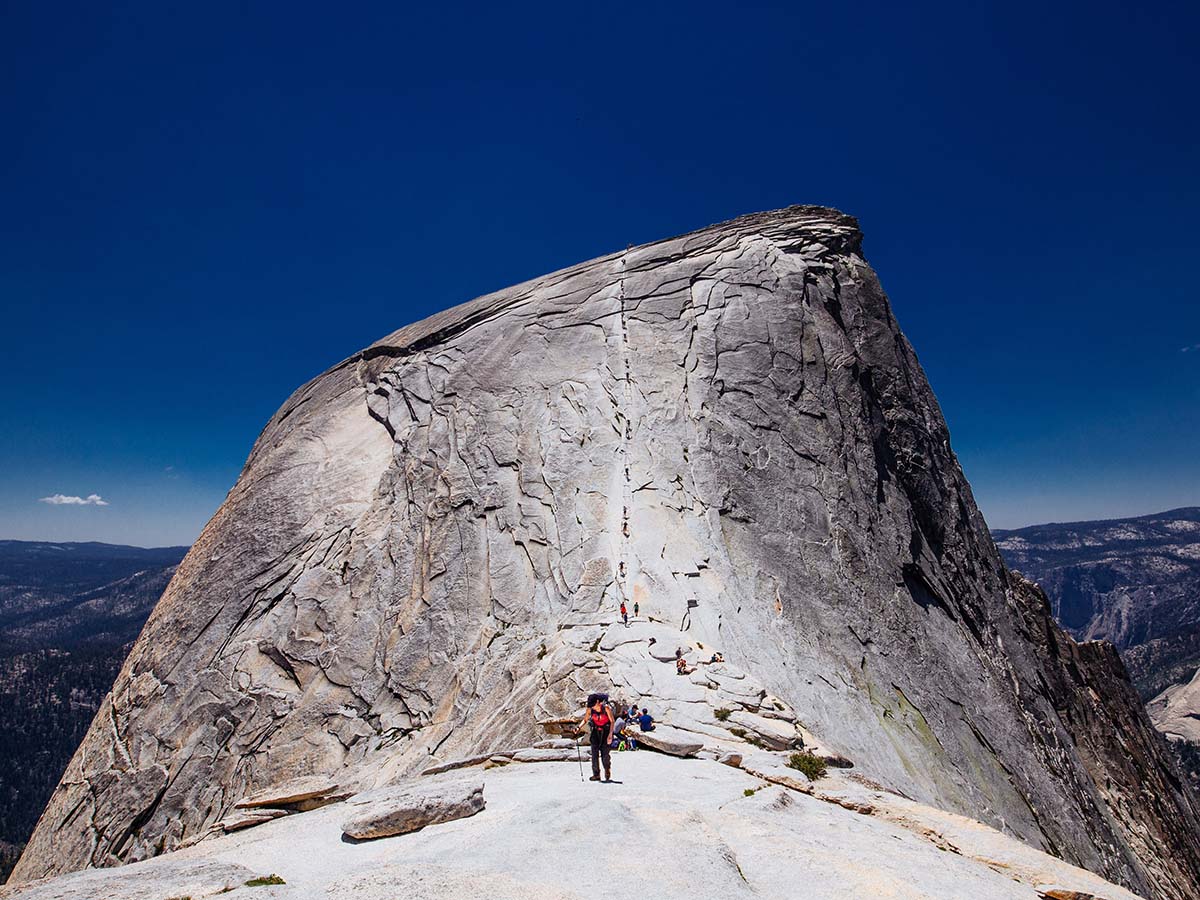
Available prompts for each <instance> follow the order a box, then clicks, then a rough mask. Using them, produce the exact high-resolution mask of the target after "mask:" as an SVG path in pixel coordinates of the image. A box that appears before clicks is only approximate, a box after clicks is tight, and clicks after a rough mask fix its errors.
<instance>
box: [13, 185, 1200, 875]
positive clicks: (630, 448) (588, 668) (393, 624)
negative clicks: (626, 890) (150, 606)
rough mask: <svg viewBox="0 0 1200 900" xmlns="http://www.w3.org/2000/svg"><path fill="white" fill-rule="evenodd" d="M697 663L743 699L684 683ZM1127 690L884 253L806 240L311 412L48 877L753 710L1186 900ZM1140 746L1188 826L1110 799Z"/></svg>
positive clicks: (603, 290)
mask: <svg viewBox="0 0 1200 900" xmlns="http://www.w3.org/2000/svg"><path fill="white" fill-rule="evenodd" d="M621 599H626V600H627V601H628V602H629V604H630V606H632V603H633V602H634V601H637V603H638V604H639V611H640V613H641V618H642V619H646V618H647V617H649V618H650V619H651V620H652V621H650V622H638V623H636V624H635V626H634V627H633V628H642V629H647V631H646V634H647V635H649V634H650V631H653V632H655V634H654V636H655V637H656V642H655V644H654V645H653V646H652V647H651V648H650V652H645V650H644V649H642V650H634V649H631V648H635V647H643V645H642V644H638V643H636V642H632V641H630V642H626V641H624V640H623V635H624V634H625V631H626V630H625V629H624V628H622V626H621V625H620V624H619V623H617V624H614V623H615V622H616V620H617V618H618V617H617V614H616V611H617V606H618V604H619V602H620V600H621ZM633 628H631V629H629V631H630V632H632V631H633ZM646 640H648V637H646ZM672 640H675V641H677V642H678V645H679V646H681V647H682V648H684V649H685V650H686V651H687V652H688V654H689V656H691V657H693V659H694V657H696V656H703V655H704V654H706V653H708V652H709V650H710V649H719V650H721V651H722V652H723V653H724V656H725V658H726V659H727V660H728V661H729V663H730V664H731V667H736V668H731V669H730V672H733V673H734V674H733V675H724V676H723V675H722V674H721V672H720V670H719V668H714V669H713V670H712V673H711V674H710V673H704V672H702V673H698V674H700V675H701V677H699V678H696V677H681V676H677V675H675V674H674V666H673V665H672V663H671V661H670V660H671V653H670V651H669V650H668V652H666V653H663V652H662V651H663V649H664V645H666V646H668V647H669V646H670V642H671V641H672ZM662 659H665V660H666V661H665V662H663V661H660V660H662ZM745 672H749V673H752V676H753V678H755V679H757V681H758V682H761V685H762V687H761V689H759V690H748V689H747V688H746V687H745V683H746V676H745V675H744V674H742V673H745ZM1123 677H1124V674H1123V670H1122V669H1121V668H1120V665H1119V662H1117V661H1116V659H1115V657H1113V656H1112V655H1111V654H1108V653H1106V652H1104V651H1099V650H1092V649H1089V648H1088V645H1083V646H1082V647H1079V646H1076V645H1075V644H1073V643H1072V642H1071V640H1070V639H1069V638H1067V637H1066V636H1065V635H1064V634H1063V633H1062V632H1061V631H1059V630H1058V629H1057V627H1056V626H1054V625H1053V623H1052V621H1051V619H1050V617H1049V612H1048V609H1047V608H1046V607H1045V604H1044V602H1041V601H1038V600H1036V598H1035V599H1030V595H1029V592H1028V591H1027V590H1025V588H1024V587H1023V586H1022V585H1021V584H1019V583H1010V579H1009V576H1008V574H1007V573H1006V571H1005V570H1004V568H1003V566H1002V564H1001V562H1000V559H999V557H998V555H997V553H996V550H995V547H994V546H993V544H992V541H991V538H990V537H989V535H988V533H987V530H986V527H985V526H984V523H983V520H982V518H981V517H980V515H979V513H978V511H977V510H976V508H975V504H974V502H973V500H972V498H971V494H970V489H969V488H968V486H967V484H966V482H965V480H964V479H963V476H962V473H961V471H960V470H959V467H958V464H957V461H956V460H955V458H954V455H953V453H952V452H951V450H950V447H949V435H948V433H947V431H946V426H945V423H944V422H943V420H942V416H941V413H940V411H939V410H938V407H937V404H936V401H935V400H934V398H933V395H932V393H931V392H930V390H929V387H928V385H927V383H926V381H925V378H924V375H923V374H922V372H921V369H920V366H919V365H918V363H917V361H916V357H915V356H914V354H913V351H912V348H911V347H910V346H909V344H908V342H907V341H906V340H905V338H904V336H903V335H902V334H901V333H900V331H899V328H898V326H897V325H896V322H895V320H894V319H893V318H892V315H891V311H890V309H889V307H888V303H887V299H886V297H885V296H884V294H883V292H882V290H881V288H880V287H879V283H878V281H877V280H876V278H875V275H874V273H873V272H872V271H871V269H870V268H869V267H868V266H867V265H866V263H865V262H864V261H863V259H862V257H861V235H860V234H859V232H858V229H857V225H856V223H855V221H854V220H853V219H851V218H850V217H848V216H844V215H842V214H840V213H837V212H835V211H832V210H827V209H821V208H815V207H793V208H790V209H787V210H782V211H778V212H773V213H765V214H761V215H754V216H747V217H744V218H741V219H737V220H734V221H733V222H729V223H726V224H723V225H718V226H713V227H711V228H708V229H704V230H702V231H699V232H696V233H693V234H690V235H686V236H684V237H680V238H675V239H672V240H668V241H663V242H659V243H656V244H651V245H647V246H644V247H638V248H634V249H631V250H628V251H626V252H623V253H619V254H614V255H612V256H608V257H604V258H601V259H598V260H594V261H592V262H589V263H584V264H582V265H580V266H576V267H574V268H572V269H568V270H565V271H562V272H558V273H555V274H553V275H548V276H546V277H544V278H541V279H538V280H536V281H533V282H529V283H526V284H523V285H520V286H517V287H514V288H510V289H508V290H505V291H502V292H500V293H497V294H492V295H489V296H486V297H482V298H480V299H478V300H475V301H472V302H471V303H468V304H465V305H463V306H460V307H457V308H455V309H452V310H448V311H446V312H444V313H440V314H439V315H436V316H434V317H432V318H430V319H427V320H425V321H423V322H420V323H417V324H415V325H410V326H408V327H407V328H404V329H401V330H400V331H398V332H396V333H395V334H393V335H391V336H389V337H388V338H385V339H384V340H382V341H380V342H379V343H377V344H375V345H373V346H372V347H369V348H367V349H366V350H364V351H363V352H361V353H359V354H357V355H356V356H354V357H352V358H351V359H349V360H347V361H346V362H345V363H342V364H341V365H339V366H337V367H336V368H334V369H332V370H330V371H329V372H327V373H325V374H324V375H322V376H320V377H319V378H317V379H316V380H314V381H313V382H311V383H309V384H308V385H306V386H305V387H303V388H301V389H300V390H299V391H297V392H296V394H295V395H293V396H292V397H291V398H290V399H289V400H288V401H287V403H285V404H284V406H283V408H282V409H281V410H280V411H279V412H278V413H277V414H276V415H275V417H274V418H273V419H272V420H271V421H270V422H269V423H268V425H267V427H266V429H265V430H264V431H263V434H262V436H261V437H260V438H259V441H258V443H257V444H256V446H255V448H254V450H253V452H252V453H251V456H250V459H249V461H248V462H247V464H246V468H245V470H244V471H243V473H242V476H241V478H240V479H239V481H238V483H237V485H236V486H235V487H234V489H233V490H232V491H231V493H230V495H229V497H228V499H227V500H226V502H225V504H224V505H223V506H222V507H221V509H220V510H219V511H218V512H217V514H216V516H214V518H213V520H212V521H211V522H210V523H209V525H208V526H207V528H206V529H205V531H204V533H203V534H202V535H201V537H200V539H199V540H198V541H197V543H196V545H195V546H194V547H193V549H192V551H191V552H190V553H189V554H188V556H187V558H186V559H185V560H184V562H183V563H182V564H181V566H180V568H179V571H178V573H177V575H176V577H175V579H174V581H173V582H172V584H171V586H170V587H169V588H168V590H167V593H166V594H165V595H164V597H163V599H162V601H161V602H160V604H159V605H158V607H157V609H156V610H155V612H154V614H153V616H152V617H151V619H150V621H149V622H148V623H147V626H146V629H145V631H144V632H143V634H142V636H141V638H140V640H139V641H138V643H137V645H136V646H135V648H134V650H133V652H132V653H131V655H130V657H129V659H128V660H127V662H126V664H125V667H124V669H123V670H122V672H121V674H120V676H119V677H118V679H117V682H116V684H115V686H114V689H113V693H112V696H111V698H110V700H109V701H108V702H106V704H105V705H104V707H103V708H102V709H101V710H100V713H99V714H98V715H97V718H96V721H95V722H94V723H93V726H92V730H91V732H90V733H89V735H88V737H87V738H86V739H85V741H84V743H83V745H82V746H81V748H80V750H79V752H78V753H77V754H76V756H75V758H74V760H73V761H72V763H71V765H70V767H69V768H68V770H67V772H66V774H65V775H64V777H63V781H62V783H61V785H60V786H59V789H58V790H57V791H56V793H55V795H54V797H53V798H52V800H51V802H50V804H49V806H48V807H47V810H46V812H45V814H44V815H43V817H42V820H41V822H40V824H39V826H38V829H37V831H36V833H35V834H34V837H33V839H32V840H31V842H30V845H29V847H28V849H27V851H26V853H25V855H24V856H23V858H22V860H21V862H20V864H19V866H18V868H17V870H16V873H15V877H16V878H17V879H28V878H34V877H38V876H41V875H43V874H47V873H57V872H63V871H69V870H71V869H76V868H81V867H84V866H94V865H112V864H115V863H118V862H122V861H130V860H137V859H144V858H146V857H149V856H152V855H155V854H157V853H159V852H161V851H163V850H164V849H170V848H172V847H174V846H177V845H178V844H179V843H180V842H182V841H184V840H186V839H187V838H188V837H189V836H192V835H194V834H196V833H197V832H200V831H202V830H204V829H205V828H207V827H208V826H209V825H211V824H212V823H214V822H216V821H218V820H220V819H221V818H222V817H223V816H224V815H225V814H227V813H228V812H229V811H230V810H231V809H232V808H233V805H234V804H235V803H236V802H237V801H238V800H239V799H240V798H241V797H243V796H244V795H245V794H247V793H249V792H251V791H253V790H257V789H261V788H265V787H269V786H270V785H273V784H276V783H279V782H283V781H286V780H288V779H290V778H294V777H296V776H300V775H308V774H314V775H329V776H331V777H335V778H336V780H337V781H338V782H339V783H340V784H343V785H347V784H357V785H358V786H362V787H366V786H370V785H373V784H379V783H382V782H384V781H386V780H387V779H389V778H391V777H393V776H394V775H397V774H402V773H408V772H413V771H418V770H420V769H422V768H425V767H428V766H429V765H430V762H431V760H430V756H431V755H434V756H436V757H437V758H441V759H447V758H452V757H459V756H469V755H471V754H481V753H486V752H488V751H489V750H493V749H496V748H500V747H511V746H519V745H520V744H522V743H525V742H528V741H529V740H530V739H532V738H533V737H534V736H535V722H536V721H538V720H540V719H549V718H556V717H561V716H566V715H571V714H573V713H575V712H576V711H577V710H578V708H579V703H580V700H581V698H582V697H583V695H584V694H586V692H587V691H589V690H592V689H595V688H602V689H607V690H615V691H617V692H618V693H621V694H623V695H625V696H628V697H630V698H632V699H638V700H639V701H640V703H641V704H642V705H648V706H653V707H655V709H654V712H655V715H656V716H657V717H659V718H662V719H663V720H664V721H666V722H667V723H668V724H669V725H671V726H672V727H677V728H683V729H685V730H690V731H693V732H695V733H697V734H702V735H703V734H708V733H709V732H711V730H712V729H714V728H718V727H720V726H719V723H718V721H717V720H716V719H714V718H713V715H712V711H713V710H714V709H718V708H720V707H725V708H726V709H729V708H733V709H736V710H738V714H739V716H740V715H741V713H747V714H756V713H758V712H762V713H763V717H764V718H765V717H766V713H767V712H770V713H771V719H772V720H774V721H784V722H791V721H792V720H793V719H794V718H798V719H799V721H800V723H802V725H803V726H804V728H806V729H807V730H808V731H809V732H811V733H812V734H815V735H816V736H817V738H818V739H819V741H820V743H821V745H822V746H823V747H824V748H825V749H827V750H829V751H830V752H834V753H838V754H841V755H843V756H845V757H848V758H850V759H852V760H853V761H854V762H855V764H856V765H857V767H858V769H859V770H860V771H861V772H862V773H863V774H864V775H866V776H869V777H870V778H873V779H875V780H877V781H879V782H881V783H883V784H885V785H888V786H891V787H894V788H896V789H898V790H901V791H903V792H905V793H906V794H908V795H909V796H911V797H913V798H915V799H918V800H921V801H923V802H928V803H932V804H934V805H937V806H941V807H943V808H946V809H949V810H952V811H957V812H962V813H966V814H968V815H971V816H973V817H976V818H979V819H982V820H983V821H986V822H989V823H992V824H995V825H997V826H1000V827H1003V828H1005V829H1007V830H1009V831H1010V832H1011V833H1013V834H1015V835H1017V836H1018V837H1020V838H1022V839H1024V840H1025V841H1027V842H1029V843H1031V844H1033V845H1034V846H1036V847H1039V848H1043V849H1048V850H1050V851H1052V852H1054V853H1057V854H1059V855H1062V856H1063V857H1064V858H1066V859H1068V860H1069V861H1071V862H1075V863H1078V864H1080V865H1083V866H1085V867H1087V868H1090V869H1092V870H1094V871H1096V872H1098V873H1100V874H1103V875H1105V876H1106V877H1108V878H1111V879H1113V880H1116V881H1120V882H1122V883H1124V884H1126V885H1128V886H1130V887H1131V888H1133V889H1134V890H1136V891H1139V892H1141V893H1145V894H1148V895H1153V896H1160V897H1184V896H1187V895H1188V894H1189V893H1190V892H1192V891H1194V889H1195V887H1196V885H1197V884H1198V883H1200V878H1198V873H1200V862H1198V858H1200V854H1198V850H1197V844H1196V840H1197V838H1196V835H1197V834H1200V831H1198V830H1197V829H1198V828H1200V822H1198V821H1197V816H1196V812H1195V810H1194V809H1193V806H1192V800H1191V796H1190V794H1187V793H1186V792H1185V790H1184V789H1182V788H1180V787H1179V785H1178V782H1177V781H1176V782H1172V781H1171V779H1172V778H1174V777H1175V776H1174V773H1173V771H1172V770H1171V769H1170V768H1169V765H1170V764H1169V763H1168V762H1167V761H1166V758H1165V757H1164V756H1163V755H1162V754H1161V752H1160V751H1159V750H1157V749H1155V748H1157V747H1158V745H1157V744H1155V743H1154V742H1155V741H1156V740H1157V737H1156V736H1154V735H1153V734H1152V733H1151V732H1150V731H1149V730H1148V725H1147V724H1146V721H1145V716H1144V714H1143V713H1142V712H1141V710H1140V708H1139V707H1138V706H1137V704H1136V697H1133V695H1132V693H1131V692H1129V691H1125V692H1123V693H1122V692H1120V691H1118V692H1116V693H1115V694H1113V695H1109V694H1105V693H1100V692H1097V693H1096V694H1095V695H1094V696H1093V695H1092V694H1091V693H1090V692H1089V688H1093V687H1094V685H1101V686H1103V685H1106V684H1109V683H1110V682H1119V681H1120V679H1121V678H1123ZM1126 684H1127V682H1126ZM768 697H773V698H777V700H778V702H776V700H775V699H772V700H771V701H770V704H771V705H770V708H769V709H767V708H766V707H765V706H763V708H762V709H760V706H762V705H763V704H765V703H766V702H767V699H766V698H768ZM1131 698H1132V699H1131ZM1109 720H1119V721H1120V722H1122V723H1123V727H1124V728H1125V729H1126V730H1127V735H1132V736H1133V737H1134V738H1135V739H1136V740H1137V741H1144V742H1146V747H1147V748H1149V749H1147V750H1146V751H1145V752H1144V753H1143V754H1142V755H1141V756H1139V757H1138V764H1142V765H1146V766H1148V767H1150V768H1151V769H1152V770H1153V777H1154V779H1155V782H1154V783H1155V784H1156V785H1157V786H1159V787H1161V790H1162V793H1161V795H1160V796H1158V797H1156V798H1154V799H1153V800H1149V799H1147V798H1145V797H1144V796H1142V795H1141V794H1140V793H1139V790H1138V787H1137V784H1136V783H1131V782H1130V779H1129V778H1128V777H1125V776H1128V772H1124V773H1123V777H1119V778H1113V777H1110V776H1111V775H1112V772H1113V770H1114V768H1115V767H1120V766H1123V765H1124V763H1123V762H1121V760H1122V757H1121V756H1120V753H1119V752H1118V748H1116V747H1115V746H1114V743H1113V741H1114V738H1113V737H1112V736H1111V734H1110V733H1108V732H1105V731H1104V727H1105V722H1107V721H1109ZM735 721H736V720H735ZM764 727H765V726H764ZM772 727H774V726H772ZM1080 744H1082V745H1083V746H1082V748H1081V746H1080ZM435 761H436V760H435ZM1155 840H1157V841H1159V842H1160V844H1159V846H1157V847H1155V846H1154V844H1153V842H1154V841H1155Z"/></svg>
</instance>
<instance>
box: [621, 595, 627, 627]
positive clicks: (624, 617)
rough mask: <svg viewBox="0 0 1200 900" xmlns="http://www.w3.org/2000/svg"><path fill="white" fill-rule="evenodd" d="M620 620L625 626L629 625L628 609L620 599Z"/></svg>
mask: <svg viewBox="0 0 1200 900" xmlns="http://www.w3.org/2000/svg"><path fill="white" fill-rule="evenodd" d="M621 621H623V622H624V623H625V627H626V628H628V627H629V610H628V609H626V608H625V601H624V600H622V601H621Z"/></svg>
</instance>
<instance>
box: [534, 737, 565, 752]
mask: <svg viewBox="0 0 1200 900" xmlns="http://www.w3.org/2000/svg"><path fill="white" fill-rule="evenodd" d="M574 746H575V741H573V740H571V739H570V738H549V739H547V740H544V741H538V742H537V743H536V744H534V745H533V749H534V750H561V749H562V748H563V747H574Z"/></svg>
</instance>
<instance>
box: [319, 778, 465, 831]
mask: <svg viewBox="0 0 1200 900" xmlns="http://www.w3.org/2000/svg"><path fill="white" fill-rule="evenodd" d="M484 805H485V804H484V799H483V782H482V781H478V780H458V781H432V780H431V781H418V782H409V783H407V784H403V785H398V786H396V787H393V788H390V789H386V790H384V791H380V792H376V793H375V794H373V796H372V798H371V800H370V801H369V802H368V803H365V804H362V805H361V806H360V808H359V809H358V810H357V812H356V813H355V814H354V815H353V816H351V817H350V818H349V819H347V820H346V821H345V822H343V823H342V832H343V833H344V834H345V835H347V836H348V837H351V838H355V839H356V840H369V839H372V838H381V837H391V836H392V835H397V834H407V833H408V832H410V831H418V830H419V829H421V828H424V827H425V826H426V825H437V824H440V823H442V822H451V821H453V820H455V819H463V818H466V817H468V816H473V815H475V814H476V813H477V812H480V811H481V810H482V809H483V808H484Z"/></svg>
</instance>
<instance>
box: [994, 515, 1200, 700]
mask: <svg viewBox="0 0 1200 900" xmlns="http://www.w3.org/2000/svg"><path fill="white" fill-rule="evenodd" d="M995 538H996V544H997V546H998V547H999V548H1000V551H1001V553H1003V554H1004V558H1005V560H1006V561H1007V562H1008V564H1009V565H1010V566H1012V567H1013V568H1014V569H1018V570H1020V571H1021V572H1022V573H1023V574H1025V575H1027V576H1028V577H1030V578H1032V579H1033V580H1034V581H1036V582H1037V583H1038V584H1040V585H1041V586H1042V587H1043V588H1044V589H1045V591H1046V594H1047V596H1048V597H1049V598H1050V602H1051V604H1052V606H1053V607H1054V615H1055V617H1056V618H1057V619H1058V621H1059V624H1061V625H1062V626H1063V627H1064V628H1066V629H1067V630H1068V631H1070V632H1071V634H1072V635H1074V636H1075V637H1076V638H1077V639H1079V640H1091V639H1097V638H1099V639H1103V640H1107V641H1112V642H1113V643H1114V644H1115V645H1116V646H1117V649H1118V650H1120V651H1121V656H1122V658H1123V659H1124V660H1125V665H1126V666H1127V667H1128V668H1129V671H1130V674H1131V675H1132V676H1133V680H1134V683H1135V684H1136V685H1137V686H1138V690H1139V692H1140V693H1141V695H1142V696H1143V697H1144V698H1146V699H1149V698H1151V697H1154V696H1155V695H1157V694H1159V693H1160V692H1161V691H1163V690H1164V689H1165V688H1167V687H1169V686H1170V685H1172V684H1182V683H1184V682H1186V681H1188V680H1190V679H1191V677H1192V675H1193V674H1194V673H1195V671H1196V669H1197V667H1198V666H1200V508H1194V507H1193V508H1188V509H1175V510H1171V511H1169V512H1164V513H1156V514H1154V515H1150V516H1138V517H1135V518H1129V519H1111V520H1106V521H1100V522H1071V523H1067V524H1061V525H1060V524H1053V523H1052V524H1049V525H1034V526H1031V527H1029V528H1020V529H1017V530H1015V531H996V532H995Z"/></svg>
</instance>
